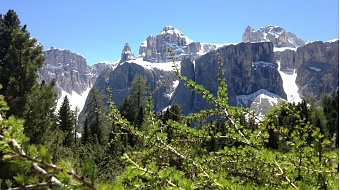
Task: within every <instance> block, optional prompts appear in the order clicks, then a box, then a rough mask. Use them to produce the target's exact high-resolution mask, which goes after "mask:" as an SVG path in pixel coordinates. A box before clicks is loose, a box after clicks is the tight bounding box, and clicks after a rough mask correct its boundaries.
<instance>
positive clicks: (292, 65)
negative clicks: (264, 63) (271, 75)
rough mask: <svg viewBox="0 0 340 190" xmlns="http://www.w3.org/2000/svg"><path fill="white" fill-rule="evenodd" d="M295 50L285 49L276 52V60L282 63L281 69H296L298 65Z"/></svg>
mask: <svg viewBox="0 0 340 190" xmlns="http://www.w3.org/2000/svg"><path fill="white" fill-rule="evenodd" d="M295 57H296V54H295V51H294V50H289V49H287V50H285V51H278V52H275V60H276V61H280V64H281V68H280V70H281V71H286V70H289V69H296V68H297V65H296V62H295Z"/></svg>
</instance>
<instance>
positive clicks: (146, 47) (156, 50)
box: [139, 26, 219, 63]
mask: <svg viewBox="0 0 340 190" xmlns="http://www.w3.org/2000/svg"><path fill="white" fill-rule="evenodd" d="M218 47H219V46H218V45H216V44H209V43H200V42H193V41H192V40H191V39H189V38H188V37H187V36H186V35H184V34H183V33H182V32H181V31H179V30H177V29H176V28H174V27H172V26H166V27H164V28H163V30H162V31H161V32H160V33H159V34H158V35H156V37H154V36H152V35H150V36H148V37H147V38H146V40H145V41H144V42H143V43H142V44H141V46H140V48H139V56H141V57H143V60H144V61H149V62H153V63H162V62H168V61H171V58H172V57H171V56H169V53H168V49H169V48H170V49H172V53H173V57H174V58H175V59H176V61H181V60H184V59H186V58H197V57H198V56H200V55H203V54H205V53H207V52H209V51H212V50H216V49H217V48H218Z"/></svg>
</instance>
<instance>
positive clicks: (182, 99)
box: [39, 26, 339, 115]
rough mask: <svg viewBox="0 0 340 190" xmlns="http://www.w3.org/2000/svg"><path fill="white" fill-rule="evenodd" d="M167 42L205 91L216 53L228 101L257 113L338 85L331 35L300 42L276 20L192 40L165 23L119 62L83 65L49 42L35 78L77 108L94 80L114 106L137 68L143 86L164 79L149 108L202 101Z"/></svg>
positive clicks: (190, 108) (194, 105) (211, 83)
mask: <svg viewBox="0 0 340 190" xmlns="http://www.w3.org/2000/svg"><path fill="white" fill-rule="evenodd" d="M168 48H171V49H172V50H173V54H174V58H175V60H176V63H177V64H178V65H179V66H180V69H181V73H182V74H183V75H185V76H187V77H188V78H189V79H192V80H193V81H195V82H197V83H198V84H201V85H203V86H204V87H205V88H207V89H208V90H210V91H211V92H212V93H213V94H216V92H217V69H218V64H217V58H218V56H222V58H223V62H224V66H223V70H224V72H225V77H226V83H227V85H228V96H229V104H230V105H234V106H244V107H252V108H253V109H254V110H256V111H257V112H258V114H259V115H261V114H264V113H265V112H266V110H267V109H268V108H267V107H268V105H274V104H275V103H276V102H278V101H281V100H289V101H295V102H297V101H299V100H300V98H304V97H309V96H316V97H317V98H320V96H321V93H322V92H326V93H330V92H331V90H332V89H337V88H338V86H339V54H338V52H339V40H338V39H337V40H333V41H332V42H313V43H308V44H306V43H305V42H304V41H303V40H301V39H300V38H298V37H297V36H296V35H295V34H293V33H291V32H286V31H285V30H284V29H283V28H281V27H278V26H268V27H262V28H260V29H258V30H255V29H253V28H252V27H250V26H248V27H247V28H246V29H245V32H244V34H243V36H242V43H239V44H209V43H200V42H194V41H192V40H190V38H189V37H187V36H186V35H184V34H183V33H182V32H181V31H179V30H178V29H175V28H174V27H172V26H166V27H164V28H163V30H162V31H161V32H160V33H159V34H157V35H156V36H155V37H154V36H152V35H150V36H148V37H147V38H146V40H145V41H143V42H142V44H141V46H140V48H139V52H138V55H137V56H135V55H134V53H133V52H132V51H131V48H130V46H129V45H128V44H125V45H124V47H123V51H122V54H121V60H120V61H119V62H117V63H98V64H95V65H93V66H88V65H87V63H86V60H85V58H84V57H83V56H81V55H79V54H76V53H72V52H70V51H69V50H65V49H57V48H54V47H51V49H49V50H47V51H46V52H45V53H44V55H45V57H46V60H45V63H44V66H43V67H42V68H41V69H39V80H40V81H41V80H45V81H47V82H49V81H51V80H52V79H56V82H57V85H56V91H57V92H58V95H59V98H60V99H59V103H61V99H62V98H63V96H65V95H68V96H69V98H70V99H71V100H70V103H71V105H74V106H78V107H79V108H83V106H84V104H85V106H86V103H85V99H86V96H87V94H88V92H89V89H90V88H92V87H96V88H97V89H99V91H100V92H102V93H104V92H105V88H106V85H107V83H108V84H109V85H110V87H111V89H112V93H113V96H112V97H113V101H114V102H115V103H116V105H119V104H120V103H121V102H122V101H123V99H124V98H125V96H126V95H127V93H128V89H129V86H130V85H131V82H132V80H133V79H134V78H135V76H136V75H141V76H144V78H145V80H146V81H147V82H148V84H150V88H151V90H155V89H156V88H158V87H159V86H160V84H161V83H164V81H165V80H168V82H167V83H166V85H163V86H162V87H161V88H158V91H157V92H156V93H155V94H154V97H153V98H154V101H153V102H154V106H155V110H156V111H161V110H163V109H165V108H166V107H168V106H170V105H172V104H174V103H178V104H180V106H181V107H182V110H183V113H190V112H196V111H199V110H201V109H206V108H210V107H211V106H210V105H208V103H207V102H205V101H204V100H203V99H202V97H201V96H200V95H197V94H195V93H194V92H192V91H190V90H188V89H186V87H185V86H184V84H183V83H182V82H181V81H178V80H177V78H176V77H175V75H174V72H173V70H172V67H171V66H172V62H171V57H170V56H169V55H168V53H167V49H168ZM283 79H284V80H283ZM264 102H267V103H264ZM261 104H262V105H264V106H263V107H261ZM264 107H265V108H266V109H263V108H264ZM269 107H270V106H269ZM82 114H83V115H85V114H86V113H82Z"/></svg>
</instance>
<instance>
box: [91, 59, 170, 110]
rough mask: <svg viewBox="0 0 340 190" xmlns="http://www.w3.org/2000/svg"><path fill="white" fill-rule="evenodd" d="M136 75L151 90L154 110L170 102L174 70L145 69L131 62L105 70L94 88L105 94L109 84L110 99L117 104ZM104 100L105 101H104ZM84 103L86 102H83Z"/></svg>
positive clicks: (127, 90) (126, 92)
mask: <svg viewBox="0 0 340 190" xmlns="http://www.w3.org/2000/svg"><path fill="white" fill-rule="evenodd" d="M136 76H142V77H143V78H144V79H145V81H146V82H147V84H148V85H149V87H150V91H151V92H153V91H155V90H156V89H157V90H156V91H155V92H154V93H153V103H154V108H155V110H156V111H161V110H162V109H164V108H165V107H167V106H168V105H169V104H170V100H171V96H170V94H171V93H172V92H173V91H174V90H175V89H174V87H173V83H174V82H175V81H176V77H175V75H174V72H172V71H164V70H159V69H152V70H151V69H146V68H144V67H142V66H140V65H138V64H135V63H133V62H124V63H123V64H120V65H119V66H117V67H116V68H115V69H114V70H105V71H103V72H102V73H101V74H100V76H99V77H98V78H97V81H96V82H95V84H94V86H93V87H94V88H97V89H98V91H99V92H100V93H101V94H106V88H107V86H108V85H109V86H110V88H111V91H112V100H113V102H115V104H116V105H117V106H119V105H120V104H121V103H122V102H123V100H124V99H125V98H126V97H127V95H128V93H129V88H130V86H131V83H132V81H133V80H134V79H135V78H136ZM104 102H106V101H104ZM85 105H86V103H85Z"/></svg>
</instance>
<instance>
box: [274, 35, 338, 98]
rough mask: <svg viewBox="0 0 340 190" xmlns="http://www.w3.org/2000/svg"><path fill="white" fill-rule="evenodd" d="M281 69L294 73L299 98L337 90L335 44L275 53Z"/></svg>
mask: <svg viewBox="0 0 340 190" xmlns="http://www.w3.org/2000/svg"><path fill="white" fill-rule="evenodd" d="M275 59H276V60H277V61H280V64H281V70H282V71H285V70H296V72H297V77H296V81H295V82H296V84H297V86H298V87H299V94H300V97H301V98H307V97H311V96H315V97H316V98H317V99H318V100H319V99H320V96H321V94H322V93H323V92H325V93H330V92H331V91H332V89H337V88H338V87H339V41H338V40H337V41H335V42H326V43H324V42H321V41H317V42H312V43H309V44H307V45H305V46H302V47H299V48H297V50H296V51H292V50H285V51H283V52H275Z"/></svg>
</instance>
